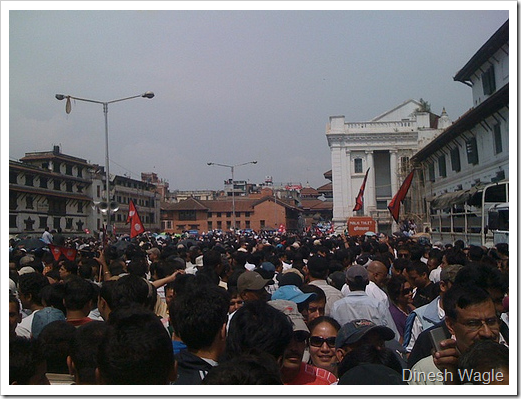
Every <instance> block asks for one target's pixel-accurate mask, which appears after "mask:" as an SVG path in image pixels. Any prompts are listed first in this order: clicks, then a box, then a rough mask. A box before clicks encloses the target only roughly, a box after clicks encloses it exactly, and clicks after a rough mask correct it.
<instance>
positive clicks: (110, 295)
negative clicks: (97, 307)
mask: <svg viewBox="0 0 521 399" xmlns="http://www.w3.org/2000/svg"><path fill="white" fill-rule="evenodd" d="M115 285H116V280H106V281H104V282H103V283H102V284H101V288H100V290H99V297H100V298H102V299H104V300H105V302H107V305H108V306H109V308H110V309H111V310H112V309H114V306H115V301H114V288H115Z"/></svg>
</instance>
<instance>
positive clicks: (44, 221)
mask: <svg viewBox="0 0 521 399" xmlns="http://www.w3.org/2000/svg"><path fill="white" fill-rule="evenodd" d="M39 219H40V225H39V226H38V228H39V229H45V228H46V227H47V216H40V217H39Z"/></svg>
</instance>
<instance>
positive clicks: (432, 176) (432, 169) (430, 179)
mask: <svg viewBox="0 0 521 399" xmlns="http://www.w3.org/2000/svg"><path fill="white" fill-rule="evenodd" d="M428 168H429V181H431V182H433V181H435V180H436V177H435V175H434V163H430V164H429V166H428Z"/></svg>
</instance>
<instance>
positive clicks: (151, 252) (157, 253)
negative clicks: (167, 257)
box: [147, 247, 161, 256]
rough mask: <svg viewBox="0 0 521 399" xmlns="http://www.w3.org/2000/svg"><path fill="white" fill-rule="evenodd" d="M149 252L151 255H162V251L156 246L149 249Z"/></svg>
mask: <svg viewBox="0 0 521 399" xmlns="http://www.w3.org/2000/svg"><path fill="white" fill-rule="evenodd" d="M147 254H149V255H152V254H154V255H156V256H159V255H161V251H160V250H159V248H156V247H154V248H150V249H148V250H147Z"/></svg>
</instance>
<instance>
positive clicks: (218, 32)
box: [2, 2, 516, 190]
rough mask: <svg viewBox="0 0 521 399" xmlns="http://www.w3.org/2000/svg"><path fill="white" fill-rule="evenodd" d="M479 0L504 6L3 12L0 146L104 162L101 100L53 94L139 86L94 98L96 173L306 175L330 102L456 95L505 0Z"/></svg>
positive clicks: (501, 16) (177, 181)
mask: <svg viewBox="0 0 521 399" xmlns="http://www.w3.org/2000/svg"><path fill="white" fill-rule="evenodd" d="M15 3H16V2H15ZM420 3H421V2H419V3H418V2H409V3H405V6H406V7H408V6H409V5H410V6H411V7H412V6H414V7H418V6H422V5H421V4H420ZM443 3H444V4H445V5H446V6H451V3H452V2H443ZM477 3H478V2H466V5H465V8H472V7H475V5H476V4H477ZM509 3H510V4H511V6H510V8H512V6H513V10H514V12H515V7H516V3H515V2H509ZM40 4H41V5H40ZM46 4H47V3H39V8H40V7H41V6H43V7H46ZM67 4H68V3H65V4H62V5H59V7H66V6H67ZM119 4H125V3H119ZM147 4H148V3H142V4H140V5H141V7H142V8H146V7H147ZM163 4H165V6H167V5H169V4H170V3H163ZM298 4H299V3H293V5H291V6H290V7H292V8H294V7H297V6H298ZM337 4H338V5H339V7H338V8H341V7H340V6H341V5H342V4H343V3H337ZM393 4H394V3H393ZM460 4H461V3H460ZM484 4H485V6H484ZM486 4H489V3H486V2H485V3H481V6H482V7H483V6H484V7H485V8H487V7H489V8H490V7H496V8H497V9H499V8H501V7H503V8H504V9H503V10H502V11H501V10H481V11H478V10H467V11H454V10H437V11H427V10H418V11H407V10H387V11H383V10H380V11H379V10H375V11H358V10H344V11H325V10H314V11H299V10H293V11H270V10H264V11H248V10H246V11H180V10H178V11H176V10H168V11H154V10H145V11H125V10H122V11H77V10H71V11H50V10H49V11H15V10H11V11H10V12H9V31H8V34H9V41H8V44H9V53H8V54H5V53H4V46H2V52H3V54H2V57H3V60H5V56H7V55H8V56H9V76H8V83H9V102H8V106H9V109H8V110H6V108H5V103H4V102H2V113H3V115H5V114H6V112H7V113H8V114H9V125H8V129H9V146H8V147H9V156H8V157H9V159H14V160H18V159H20V158H21V157H23V156H24V154H25V153H26V152H33V151H49V150H51V149H52V147H53V145H60V146H61V149H62V152H63V153H65V154H68V155H72V156H76V157H80V158H83V159H86V160H88V161H90V162H92V163H98V164H100V165H104V164H105V136H104V119H103V110H102V106H101V105H98V104H91V103H86V102H78V101H76V102H73V103H72V112H71V113H70V114H69V115H67V114H66V112H65V101H61V102H60V101H58V100H56V99H55V97H54V96H55V94H56V93H63V94H69V95H72V96H76V97H82V98H87V99H94V100H99V101H110V100H114V99H118V98H124V97H129V96H132V95H136V94H140V93H143V92H145V91H148V90H151V91H153V92H154V93H155V97H154V98H153V99H151V100H148V99H143V98H137V99H133V100H128V101H124V102H121V103H116V104H111V105H110V106H109V140H110V144H109V150H110V160H111V163H110V172H111V173H116V174H120V175H122V174H127V175H130V176H131V177H132V178H136V179H140V173H141V172H155V173H157V174H158V175H159V177H160V178H163V179H165V180H167V181H168V182H169V184H170V189H171V190H174V189H181V190H191V189H222V188H223V181H224V180H225V179H227V178H229V177H230V170H229V169H227V168H222V167H215V166H214V167H210V166H207V162H216V163H223V164H229V165H233V164H240V163H243V162H248V161H252V160H257V161H258V163H257V165H247V166H242V167H240V168H237V169H236V172H235V178H236V179H237V180H249V181H251V182H253V183H260V182H262V181H264V178H265V176H267V175H269V176H273V180H274V181H275V182H294V183H297V182H300V183H302V184H304V185H306V183H307V182H309V184H310V185H311V187H315V188H316V187H319V186H321V185H323V184H325V183H327V180H325V179H324V177H323V173H324V172H326V171H327V170H329V169H331V157H330V150H329V147H328V145H327V140H326V137H325V130H326V124H327V123H328V120H329V117H330V116H332V115H345V117H346V121H349V122H355V121H367V120H370V119H372V118H373V117H375V116H377V115H380V114H382V113H383V112H385V111H387V110H390V109H392V108H394V107H395V106H397V105H399V104H401V103H402V102H404V101H406V100H408V99H416V100H419V99H420V98H423V99H424V100H426V101H428V102H429V103H430V105H431V109H432V111H433V112H434V113H436V114H438V115H439V114H440V113H441V111H442V109H443V107H445V108H446V111H447V113H448V115H449V117H450V118H451V119H452V120H453V121H454V120H456V119H457V118H458V117H459V116H461V115H462V114H463V113H464V112H466V111H467V110H468V109H469V108H470V107H471V106H472V97H471V89H470V87H468V86H466V85H464V84H462V83H460V82H455V81H454V80H453V76H454V75H455V74H456V73H457V72H458V70H459V69H460V68H462V67H463V66H464V65H465V63H466V62H467V61H468V60H469V59H470V58H471V57H472V55H474V54H475V52H476V51H477V50H478V49H479V48H480V47H481V46H482V45H483V44H484V43H485V41H487V40H488V39H489V38H490V36H491V35H492V34H493V33H494V32H495V31H496V30H497V29H498V28H499V27H500V26H501V25H502V24H503V23H504V22H505V21H506V20H507V19H508V17H509V12H508V10H506V8H505V2H503V3H501V2H491V3H490V4H489V5H488V6H487V5H486ZM494 4H496V6H494ZM445 5H443V6H442V7H445ZM2 6H4V2H2ZM237 6H240V3H235V5H234V6H233V7H237ZM97 7H104V5H103V3H101V2H97ZM118 7H121V6H118ZM343 7H346V6H345V5H344V6H343ZM459 8H460V9H462V8H463V7H461V6H460V7H459ZM2 14H3V15H2V18H4V15H5V14H4V13H2ZM2 25H4V24H2ZM2 29H3V30H4V26H3V27H2ZM4 31H5V30H4ZM2 36H3V40H5V39H4V37H5V36H4V35H2ZM4 62H5V61H4ZM4 77H5V75H4V74H3V75H2V86H3V87H4V88H5V87H6V86H4V84H5V83H6V82H5V79H4ZM2 119H3V118H2ZM3 127H4V126H3ZM3 131H4V129H3ZM2 136H3V139H4V140H5V135H4V134H3V135H2ZM4 144H5V141H4ZM3 147H4V149H5V146H3ZM5 155H6V154H5V151H4V153H3V161H4V162H5Z"/></svg>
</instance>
